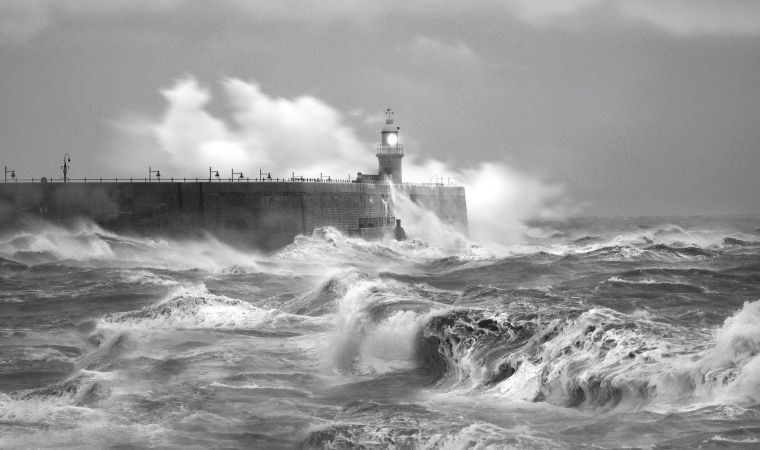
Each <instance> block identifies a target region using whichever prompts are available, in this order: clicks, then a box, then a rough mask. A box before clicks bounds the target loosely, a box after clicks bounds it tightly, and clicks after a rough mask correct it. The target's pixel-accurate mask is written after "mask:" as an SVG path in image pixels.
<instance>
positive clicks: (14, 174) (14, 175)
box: [11, 170, 16, 178]
mask: <svg viewBox="0 0 760 450" xmlns="http://www.w3.org/2000/svg"><path fill="white" fill-rule="evenodd" d="M11 178H16V171H15V170H11Z"/></svg>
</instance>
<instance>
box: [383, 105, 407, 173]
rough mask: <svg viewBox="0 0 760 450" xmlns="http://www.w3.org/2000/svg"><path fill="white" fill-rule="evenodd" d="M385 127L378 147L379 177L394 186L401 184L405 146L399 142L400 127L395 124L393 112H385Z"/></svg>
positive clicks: (387, 110) (389, 110)
mask: <svg viewBox="0 0 760 450" xmlns="http://www.w3.org/2000/svg"><path fill="white" fill-rule="evenodd" d="M385 116H386V117H385V126H384V127H383V129H382V131H380V144H378V146H377V162H378V165H379V170H378V175H379V176H380V178H381V179H388V180H390V181H391V183H393V184H401V158H403V157H404V146H403V145H401V144H399V142H398V132H399V129H400V128H399V127H397V126H395V125H394V124H393V111H392V110H391V109H390V108H388V109H386V110H385Z"/></svg>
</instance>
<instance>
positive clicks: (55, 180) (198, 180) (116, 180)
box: [5, 176, 354, 183]
mask: <svg viewBox="0 0 760 450" xmlns="http://www.w3.org/2000/svg"><path fill="white" fill-rule="evenodd" d="M353 182H354V180H351V179H350V178H332V177H322V178H319V177H317V178H309V177H301V176H298V177H296V176H294V177H290V178H258V177H256V178H214V179H212V180H209V179H208V178H201V177H193V178H187V177H185V178H176V177H170V178H151V179H149V178H147V177H145V178H67V179H66V180H65V181H64V179H63V178H47V177H42V178H14V179H13V180H7V181H6V182H5V183H353Z"/></svg>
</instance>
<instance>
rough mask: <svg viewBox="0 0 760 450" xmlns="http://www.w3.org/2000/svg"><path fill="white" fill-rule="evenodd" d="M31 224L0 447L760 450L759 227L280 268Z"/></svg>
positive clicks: (441, 245)
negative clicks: (706, 449)
mask: <svg viewBox="0 0 760 450" xmlns="http://www.w3.org/2000/svg"><path fill="white" fill-rule="evenodd" d="M21 228H22V229H15V230H13V229H11V230H4V231H3V232H2V233H0V447H2V448H265V449H278V448H339V449H342V448H365V449H373V448H396V449H416V448H426V449H465V448H466V449H490V448H496V449H500V448H589V447H592V448H620V447H626V448H631V447H635V448H714V447H718V448H738V447H746V448H758V447H760V218H757V217H644V218H638V217H634V218H630V217H629V218H571V219H551V220H550V219H546V220H534V221H531V222H528V223H527V224H525V225H524V227H523V228H522V229H521V230H519V233H517V235H519V237H518V238H515V239H512V240H507V241H506V242H500V243H490V241H485V240H484V241H478V240H477V239H475V238H468V237H466V236H464V235H462V234H459V233H457V232H455V231H453V230H448V231H446V232H436V233H428V234H425V233H413V232H410V230H407V231H408V234H409V239H408V240H406V241H401V242H397V241H393V240H385V241H375V242H368V241H363V240H361V239H356V238H353V237H349V236H346V235H343V234H341V233H340V232H339V231H337V230H335V229H332V228H320V229H317V230H316V231H315V232H314V233H313V234H311V235H308V236H299V237H297V238H296V239H295V241H294V242H293V243H292V244H290V245H288V246H286V247H284V248H282V249H280V250H277V251H274V252H269V253H263V252H256V251H251V250H246V249H244V248H241V247H233V246H229V245H225V244H223V243H221V242H219V241H217V240H216V239H214V238H213V237H212V236H205V237H202V238H197V239H192V240H182V239H164V238H158V237H130V236H126V235H120V234H116V233H113V232H110V231H106V230H104V229H101V228H99V227H98V226H97V225H95V224H93V223H87V222H82V223H78V224H75V225H71V226H67V227H63V226H58V225H51V224H44V223H31V222H30V223H27V224H26V225H25V226H24V227H21ZM438 231H440V230H438ZM513 231H514V230H513ZM415 234H418V235H415ZM512 234H515V233H512Z"/></svg>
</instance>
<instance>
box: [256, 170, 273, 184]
mask: <svg viewBox="0 0 760 450" xmlns="http://www.w3.org/2000/svg"><path fill="white" fill-rule="evenodd" d="M265 173H266V174H267V180H269V181H272V172H264V171H263V170H261V169H259V181H264V174H265Z"/></svg>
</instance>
